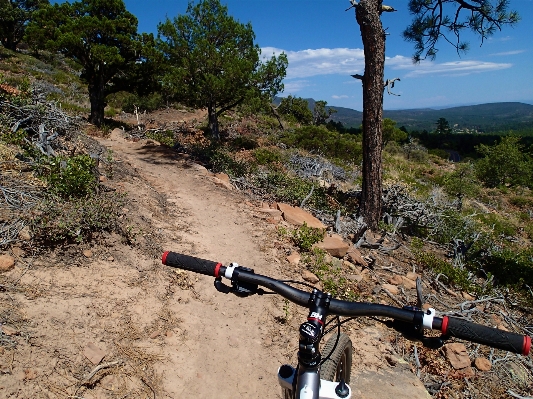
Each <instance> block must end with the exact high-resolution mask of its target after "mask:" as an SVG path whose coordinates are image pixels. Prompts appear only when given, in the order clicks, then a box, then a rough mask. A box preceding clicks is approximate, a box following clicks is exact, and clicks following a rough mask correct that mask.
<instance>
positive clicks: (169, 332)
mask: <svg viewBox="0 0 533 399" xmlns="http://www.w3.org/2000/svg"><path fill="white" fill-rule="evenodd" d="M165 335H166V337H167V338H170V337H173V336H174V333H173V332H172V331H170V330H168V331H167V332H166V333H165Z"/></svg>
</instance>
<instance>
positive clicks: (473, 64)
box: [393, 61, 513, 78]
mask: <svg viewBox="0 0 533 399" xmlns="http://www.w3.org/2000/svg"><path fill="white" fill-rule="evenodd" d="M512 66H513V64H509V63H503V64H502V63H496V62H485V61H453V62H443V63H440V64H437V63H435V62H430V61H426V62H421V63H420V64H417V65H413V64H411V66H406V65H402V66H397V67H396V68H393V69H411V71H410V72H409V73H407V75H405V77H409V78H414V77H425V76H430V75H442V76H465V75H471V74H473V73H481V72H491V71H499V70H501V69H507V68H511V67H512Z"/></svg>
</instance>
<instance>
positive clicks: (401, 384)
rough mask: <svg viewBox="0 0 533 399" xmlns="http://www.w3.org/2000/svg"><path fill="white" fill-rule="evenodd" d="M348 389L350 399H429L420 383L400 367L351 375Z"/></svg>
mask: <svg viewBox="0 0 533 399" xmlns="http://www.w3.org/2000/svg"><path fill="white" fill-rule="evenodd" d="M350 388H352V398H360V399H376V398H379V399H431V395H430V394H429V393H428V391H426V388H425V387H424V384H422V381H420V380H419V379H418V378H416V376H415V375H414V374H413V373H411V372H410V371H408V370H405V369H403V368H400V367H395V368H392V369H388V370H382V371H379V372H369V371H364V372H361V373H356V374H352V378H351V381H350Z"/></svg>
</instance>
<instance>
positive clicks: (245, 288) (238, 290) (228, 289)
mask: <svg viewBox="0 0 533 399" xmlns="http://www.w3.org/2000/svg"><path fill="white" fill-rule="evenodd" d="M214 285H215V288H216V290H217V291H218V292H222V293H223V294H230V293H231V294H235V295H237V296H239V297H247V296H250V295H254V294H257V295H263V294H264V293H265V291H264V290H263V289H262V288H258V286H257V285H255V284H247V283H238V282H237V281H234V280H232V281H231V286H229V285H226V284H224V283H223V282H222V277H217V278H215V282H214Z"/></svg>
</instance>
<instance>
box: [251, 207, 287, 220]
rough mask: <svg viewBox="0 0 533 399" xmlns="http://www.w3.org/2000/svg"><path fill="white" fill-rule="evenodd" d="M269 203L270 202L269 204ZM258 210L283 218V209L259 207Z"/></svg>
mask: <svg viewBox="0 0 533 399" xmlns="http://www.w3.org/2000/svg"><path fill="white" fill-rule="evenodd" d="M267 205H268V204H267ZM257 211H258V212H260V213H263V214H265V215H267V216H271V217H279V218H280V220H281V211H280V210H278V209H272V208H257Z"/></svg>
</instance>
